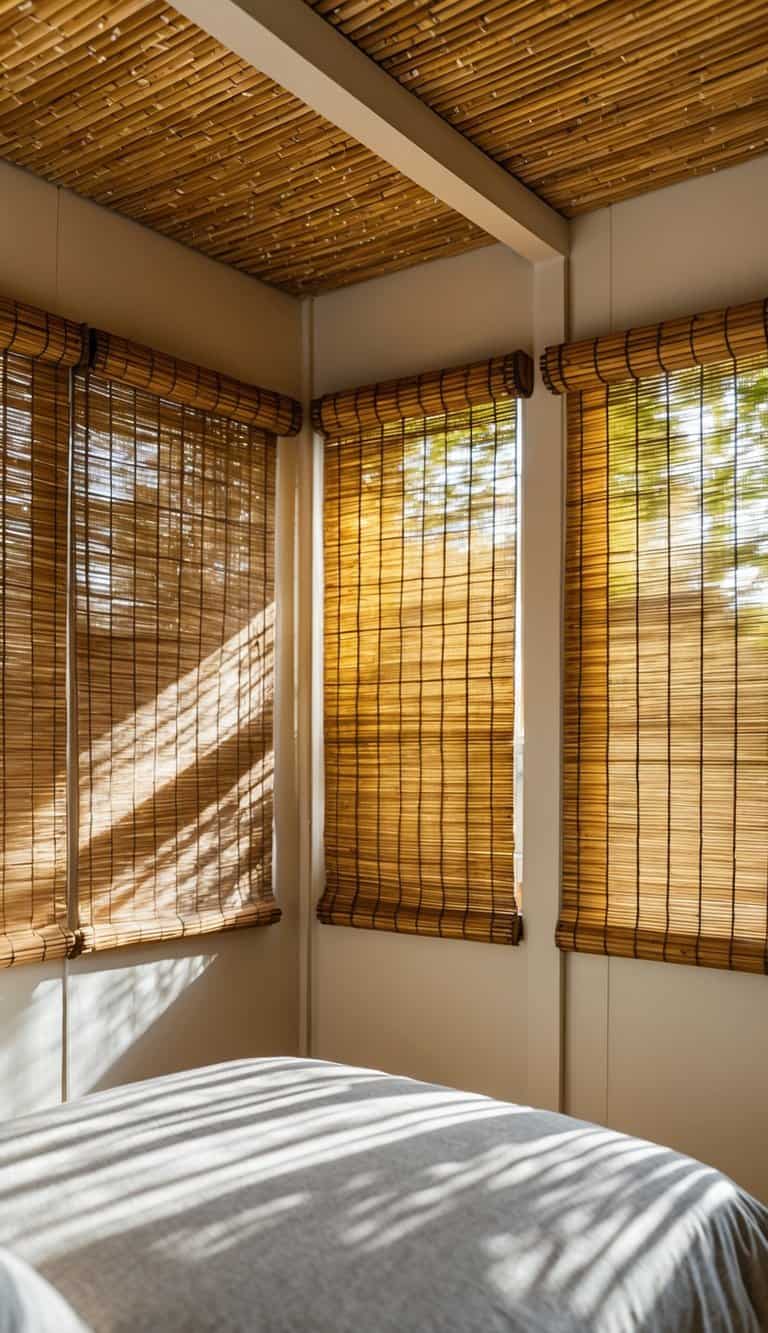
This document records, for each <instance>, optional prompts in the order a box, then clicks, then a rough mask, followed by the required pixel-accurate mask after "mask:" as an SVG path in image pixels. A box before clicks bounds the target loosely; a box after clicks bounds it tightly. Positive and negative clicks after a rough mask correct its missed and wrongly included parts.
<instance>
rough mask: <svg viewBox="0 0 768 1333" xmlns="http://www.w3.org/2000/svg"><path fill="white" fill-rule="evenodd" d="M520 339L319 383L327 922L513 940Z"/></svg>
mask: <svg viewBox="0 0 768 1333" xmlns="http://www.w3.org/2000/svg"><path fill="white" fill-rule="evenodd" d="M531 372H532V367H531V363H530V360H529V358H527V357H525V356H524V355H523V354H516V355H515V356H509V357H497V358H494V359H493V360H492V361H486V362H483V363H482V364H480V365H475V366H469V367H461V368H459V369H457V370H453V371H447V372H442V373H437V374H430V375H422V376H419V377H418V378H414V379H409V380H400V381H396V382H392V383H387V384H381V385H377V386H369V387H366V388H363V389H359V390H357V391H355V392H350V393H346V394H336V395H333V396H330V397H327V398H324V399H321V400H320V401H319V402H318V403H316V404H315V406H314V420H315V423H316V425H318V426H319V427H320V428H321V429H323V430H324V431H325V432H326V433H327V436H328V439H327V445H326V455H325V500H324V513H325V754H326V830H325V842H326V888H325V892H324V894H323V897H322V899H321V902H320V904H319V908H318V914H319V916H320V919H321V920H322V921H325V922H328V923H332V924H337V925H352V926H362V927H369V928H373V929H381V930H396V931H407V932H411V933H416V934H424V935H445V936H449V937H453V938H466V939H475V940H490V941H495V942H499V943H510V944H511V943H516V942H517V940H518V938H519V933H520V919H519V916H518V911H517V903H516V898H515V877H514V819H513V787H514V705H515V697H514V660H515V579H516V572H515V571H516V552H515V544H516V522H517V518H516V490H517V481H516V397H517V396H518V395H520V394H522V393H528V392H530V386H531V378H532V373H531Z"/></svg>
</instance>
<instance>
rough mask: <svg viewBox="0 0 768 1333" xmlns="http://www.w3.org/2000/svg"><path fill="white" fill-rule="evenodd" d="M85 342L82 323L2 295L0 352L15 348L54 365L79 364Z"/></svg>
mask: <svg viewBox="0 0 768 1333" xmlns="http://www.w3.org/2000/svg"><path fill="white" fill-rule="evenodd" d="M84 346H85V339H84V334H83V330H82V327H81V326H80V325H79V324H74V323H73V322H72V320H69V319H60V318H59V316H58V315H51V314H49V313H48V312H47V311H46V310H38V309H37V307H36V306H31V305H24V303H23V302H22V301H13V300H10V299H9V298H8V297H5V296H0V352H14V353H16V354H17V355H19V356H26V357H30V358H32V359H34V360H37V361H47V362H50V363H51V364H52V365H59V366H76V365H77V363H78V362H79V361H80V360H82V357H83V352H84Z"/></svg>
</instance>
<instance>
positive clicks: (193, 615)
mask: <svg viewBox="0 0 768 1333" xmlns="http://www.w3.org/2000/svg"><path fill="white" fill-rule="evenodd" d="M20 330H21V332H20ZM24 330H26V331H27V332H26V334H25V335H24V338H22V333H23V332H24ZM3 343H5V345H6V346H8V347H10V348H15V347H16V346H18V345H23V346H24V349H25V350H26V351H28V352H29V355H19V354H18V353H17V352H15V351H14V350H7V351H5V352H4V353H3V354H2V362H1V367H2V386H1V391H0V430H1V432H2V434H1V441H0V442H1V443H2V460H1V466H2V530H1V531H0V539H1V540H0V559H2V588H3V602H2V606H3V610H2V657H1V659H0V673H1V679H0V686H1V688H0V726H2V742H3V744H2V756H1V759H2V764H1V765H0V782H1V783H2V790H1V792H0V796H1V798H2V799H1V802H0V810H1V811H2V824H0V889H1V891H2V896H1V897H0V962H1V963H6V964H10V963H15V962H22V961H35V960H40V959H42V958H45V957H52V956H57V955H58V956H63V955H64V954H67V953H69V954H73V953H76V952H79V951H80V950H82V949H83V948H85V949H94V948H108V947H113V946H115V945H120V944H129V943H134V942H138V941H141V940H148V939H157V938H166V937H169V936H174V935H183V934H199V933H201V932H204V931H212V930H220V929H223V928H225V927H230V926H246V925H253V924H269V923H270V922H273V921H276V920H278V919H279V915H280V913H279V909H278V906H277V903H276V901H275V897H274V893H273V888H272V785H273V783H272V779H273V746H272V696H273V677H274V663H273V657H274V625H275V614H274V610H275V608H274V485H275V444H276V441H275V435H274V434H273V433H272V431H273V430H275V429H280V430H281V431H284V432H285V433H294V432H295V431H296V430H297V429H298V425H299V409H298V404H295V403H294V402H293V400H291V399H284V398H280V397H279V396H278V395H275V394H270V393H268V392H267V391H264V390H259V389H256V388H255V387H253V386H249V385H244V384H239V383H238V382H237V381H234V380H229V379H227V378H226V377H225V376H219V375H216V374H214V373H213V372H209V371H204V370H201V369H199V368H197V367H194V366H188V365H186V364H185V363H182V362H178V361H174V360H173V359H172V358H169V357H165V356H162V355H160V354H159V353H154V352H152V351H151V350H150V349H148V348H142V347H140V346H137V345H135V344H129V343H126V342H125V341H124V340H121V339H116V338H111V337H110V336H109V335H106V334H91V335H90V336H89V337H87V338H86V337H85V336H84V333H83V331H81V330H80V329H79V328H78V326H76V325H68V324H66V322H65V321H61V320H55V319H54V318H53V317H47V316H44V315H42V314H41V313H40V312H36V311H32V310H28V309H27V308H26V307H21V306H17V305H16V304H15V303H13V302H5V303H0V345H2V344H3ZM86 349H87V361H88V363H89V364H88V365H85V364H84V362H85V360H86ZM33 357H34V358H37V359H33ZM61 363H63V364H61ZM211 408H213V409H215V410H209V409H211ZM269 427H271V428H272V429H269ZM70 552H71V559H69V556H70ZM68 637H69V642H70V644H71V645H72V647H71V650H70V653H69V660H68V659H67V649H66V644H67V640H68ZM68 715H69V721H68V720H67V717H68ZM67 729H69V743H68V744H67ZM68 832H69V842H68V836H67V835H68Z"/></svg>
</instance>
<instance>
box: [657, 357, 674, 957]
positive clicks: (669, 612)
mask: <svg viewBox="0 0 768 1333" xmlns="http://www.w3.org/2000/svg"><path fill="white" fill-rule="evenodd" d="M659 359H661V358H659ZM664 394H665V405H666V465H667V488H666V489H667V698H666V704H667V848H666V852H667V860H666V885H665V894H664V899H665V907H664V910H665V920H664V943H663V945H662V949H661V957H662V960H663V961H664V962H666V961H667V945H668V943H669V928H670V893H671V890H672V423H671V419H670V418H671V411H672V405H671V401H670V391H669V374H668V373H666V372H665V375H664Z"/></svg>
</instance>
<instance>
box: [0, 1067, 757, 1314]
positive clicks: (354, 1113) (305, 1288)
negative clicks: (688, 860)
mask: <svg viewBox="0 0 768 1333" xmlns="http://www.w3.org/2000/svg"><path fill="white" fill-rule="evenodd" d="M0 1245H3V1246H5V1247H7V1250H8V1251H10V1253H11V1254H12V1255H13V1256H14V1258H13V1261H12V1262H14V1263H16V1262H18V1263H23V1262H25V1261H26V1262H27V1263H28V1264H30V1265H31V1266H32V1267H33V1268H34V1270H36V1273H37V1274H39V1275H40V1276H41V1277H42V1278H43V1279H46V1280H47V1282H48V1283H50V1284H51V1287H52V1288H53V1291H54V1293H55V1294H56V1297H57V1299H58V1298H63V1300H64V1301H66V1302H67V1303H68V1306H69V1308H70V1310H71V1311H72V1312H74V1313H73V1324H72V1327H73V1328H75V1327H77V1328H80V1327H84V1328H86V1329H88V1330H93V1333H128V1330H130V1331H131V1333H139V1331H141V1330H152V1331H153V1333H181V1331H182V1330H184V1331H187V1330H203V1331H204V1333H207V1331H208V1330H216V1331H217V1333H219V1331H220V1330H231V1331H233V1333H234V1331H239V1330H248V1331H249V1333H289V1331H290V1333H297V1331H301V1333H305V1331H306V1333H320V1331H321V1330H322V1331H323V1333H327V1331H328V1333H329V1331H330V1330H333V1333H384V1331H385V1330H386V1333H417V1331H418V1333H431V1331H432V1330H435V1331H437V1330H440V1333H476V1331H478V1333H479V1331H480V1330H483V1333H501V1331H502V1330H503V1331H504V1333H539V1331H540V1333H573V1331H574V1330H589V1333H624V1330H638V1329H640V1330H653V1333H688V1331H690V1333H694V1331H695V1333H710V1330H712V1331H714V1330H718V1333H757V1331H758V1330H761V1329H768V1210H766V1209H765V1208H764V1207H763V1206H762V1205H761V1204H760V1203H758V1202H757V1201H756V1200H755V1199H753V1198H751V1197H750V1196H749V1195H747V1194H745V1193H744V1192H743V1191H742V1190H740V1189H739V1188H738V1187H737V1186H736V1185H734V1184H733V1182H732V1181H730V1180H728V1179H727V1178H726V1177H724V1176H722V1175H721V1174H719V1173H718V1172H717V1171H715V1170H712V1169H711V1168H709V1167H706V1166H703V1165H702V1164H701V1163H699V1162H696V1161H693V1160H692V1159H690V1158H687V1157H682V1156H680V1155H678V1154H676V1153H674V1152H671V1151H669V1150H667V1149H665V1148H661V1147H658V1146H656V1145H655V1144H652V1143H645V1142H641V1141H640V1140H638V1139H632V1138H627V1137H625V1136H624V1135H621V1134H618V1133H614V1132H612V1131H610V1130H607V1129H604V1128H600V1127H599V1126H597V1125H591V1124H586V1123H584V1122H581V1121H577V1120H573V1119H570V1118H569V1117H566V1116H561V1115H553V1114H550V1113H548V1112H543V1111H537V1110H533V1109H531V1108H529V1107H525V1106H516V1105H511V1104H507V1103H503V1102H498V1101H493V1100H490V1099H488V1098H484V1097H481V1096H477V1095H474V1094H471V1093H466V1092H457V1091H454V1090H452V1089H449V1088H443V1087H436V1086H432V1085H430V1084H425V1083H418V1082H414V1081H411V1080H409V1079H403V1078H394V1077H391V1076H390V1075H387V1074H382V1073H379V1072H376V1071H373V1070H366V1069H354V1068H349V1067H346V1066H343V1065H336V1064H327V1063H323V1062H318V1061H311V1060H301V1059H287V1058H286V1059H264V1060H248V1061H238V1062H233V1063H229V1064H223V1065H216V1066H212V1067H209V1068H204V1069H197V1070H194V1071H189V1072H186V1073H179V1074H174V1075H171V1076H167V1077H163V1078H159V1079H154V1080H150V1081H147V1082H144V1083H140V1084H134V1085H131V1086H128V1087H123V1088H118V1089H116V1090H114V1091H109V1092H105V1093H99V1094H96V1095H94V1096H90V1097H86V1098H84V1099H83V1100H81V1101H78V1102H74V1103H71V1104H69V1105H67V1106H64V1107H59V1108H57V1109H56V1110H54V1111H51V1112H47V1113H44V1114H41V1115H37V1116H33V1117H25V1118H23V1119H20V1120H16V1121H14V1122H12V1123H10V1124H8V1125H6V1126H5V1127H4V1129H3V1130H2V1132H1V1133H0ZM2 1292H3V1285H2V1283H1V1282H0V1302H1V1301H2ZM6 1313H7V1312H6ZM20 1326H21V1325H20ZM60 1326H61V1327H62V1328H63V1327H64V1324H63V1322H62V1323H61V1325H60ZM39 1327H40V1328H41V1329H42V1328H43V1327H45V1329H46V1333H47V1330H48V1328H49V1325H48V1324H44V1323H43V1322H42V1321H41V1323H40V1325H39ZM6 1328H9V1329H10V1328H13V1323H12V1321H10V1320H9V1321H8V1322H7V1323H6V1324H4V1323H3V1314H2V1309H0V1329H3V1330H5V1329H6ZM54 1328H55V1323H54ZM28 1330H29V1333H37V1326H36V1325H35V1323H34V1319H33V1320H32V1321H30V1322H28V1323H27V1324H25V1325H24V1333H27V1331H28Z"/></svg>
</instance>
